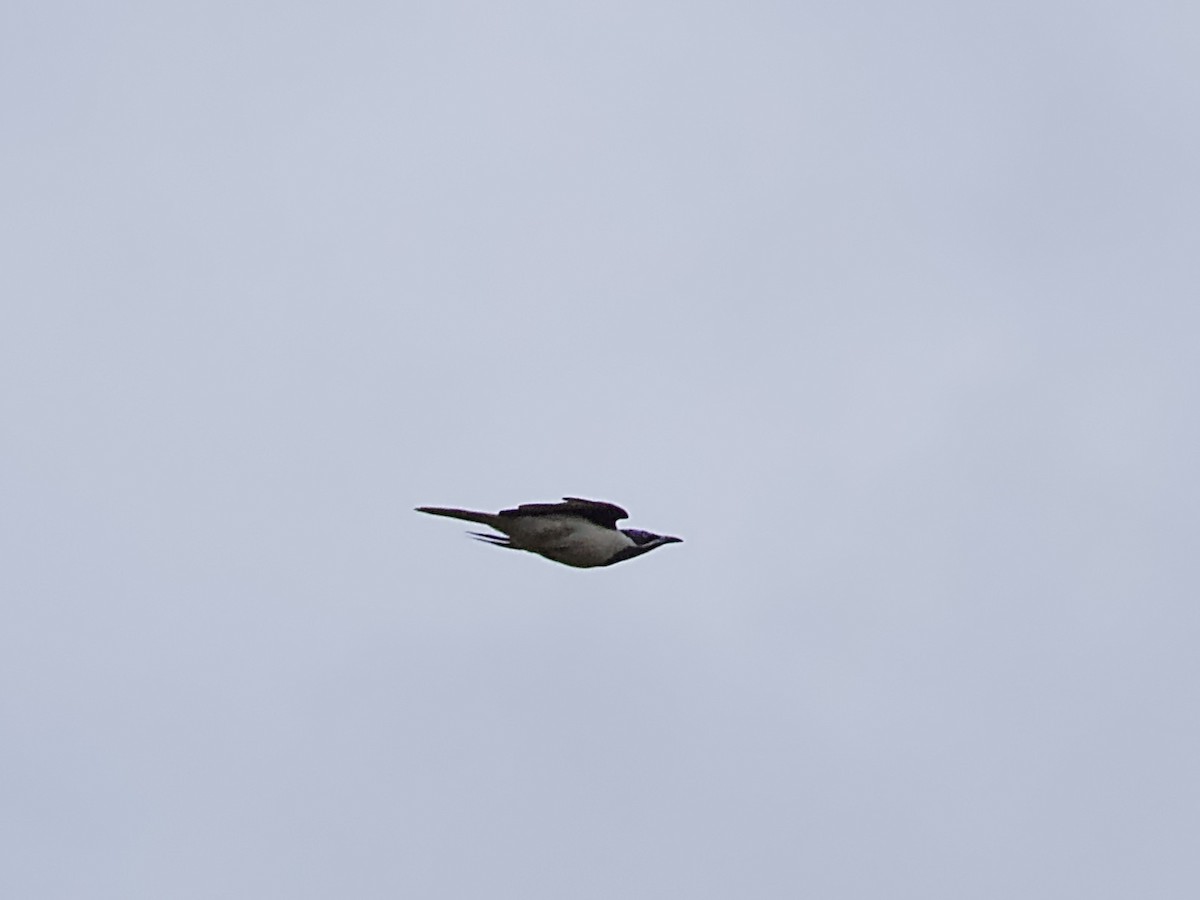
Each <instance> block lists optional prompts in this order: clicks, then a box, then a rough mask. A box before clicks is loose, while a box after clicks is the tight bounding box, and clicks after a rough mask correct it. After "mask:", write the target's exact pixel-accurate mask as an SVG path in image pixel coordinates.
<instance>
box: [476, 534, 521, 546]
mask: <svg viewBox="0 0 1200 900" xmlns="http://www.w3.org/2000/svg"><path fill="white" fill-rule="evenodd" d="M467 534H469V535H470V536H471V537H473V538H475V540H477V541H482V542H483V543H485V544H491V545H492V546H493V547H507V548H508V549H509V550H516V549H518V548H516V547H514V546H513V545H512V544H511V543H510V542H509V540H508V538H506V537H501V536H500V535H498V534H484V533H483V532H482V531H468V532H467Z"/></svg>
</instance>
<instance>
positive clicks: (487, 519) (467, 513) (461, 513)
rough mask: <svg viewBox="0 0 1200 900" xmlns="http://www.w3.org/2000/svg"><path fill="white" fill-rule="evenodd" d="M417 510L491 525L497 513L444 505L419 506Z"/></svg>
mask: <svg viewBox="0 0 1200 900" xmlns="http://www.w3.org/2000/svg"><path fill="white" fill-rule="evenodd" d="M417 512H423V513H429V514H430V515H431V516H445V517H446V518H448V519H462V520H463V521H464V522H475V523H477V524H479V525H491V524H492V523H493V522H495V521H496V514H495V513H485V512H473V511H472V510H469V509H449V508H447V507H444V506H418V507H417Z"/></svg>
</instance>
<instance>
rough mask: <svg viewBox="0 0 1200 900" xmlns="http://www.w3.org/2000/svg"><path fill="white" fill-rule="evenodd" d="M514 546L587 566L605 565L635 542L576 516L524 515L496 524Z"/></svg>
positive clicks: (573, 564) (578, 565) (563, 561)
mask: <svg viewBox="0 0 1200 900" xmlns="http://www.w3.org/2000/svg"><path fill="white" fill-rule="evenodd" d="M496 527H497V528H499V529H500V530H502V531H504V533H505V534H507V535H508V537H509V540H510V541H511V542H512V544H513V546H514V547H519V548H520V549H522V550H529V551H530V552H532V553H538V554H540V555H542V556H544V557H546V558H547V559H552V560H554V561H555V562H559V563H563V564H565V565H568V566H576V567H578V568H582V569H586V568H590V567H592V566H602V565H604V564H605V563H607V562H608V561H609V560H610V559H612V557H613V555H614V554H615V553H618V552H619V551H621V550H624V549H626V548H627V547H632V546H633V541H632V540H631V539H630V538H629V537H628V536H626V535H624V534H622V533H621V532H619V531H617V530H616V529H615V528H604V527H602V526H600V525H596V524H595V523H593V522H588V521H587V520H586V519H579V518H576V517H574V516H523V517H514V518H512V519H507V520H502V522H501V524H498V525H497V526H496Z"/></svg>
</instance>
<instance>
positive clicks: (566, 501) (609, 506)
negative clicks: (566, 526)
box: [500, 497, 629, 530]
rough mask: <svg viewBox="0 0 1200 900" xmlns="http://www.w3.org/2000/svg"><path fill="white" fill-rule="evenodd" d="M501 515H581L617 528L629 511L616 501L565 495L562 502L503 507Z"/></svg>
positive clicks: (601, 524) (508, 516) (598, 523)
mask: <svg viewBox="0 0 1200 900" xmlns="http://www.w3.org/2000/svg"><path fill="white" fill-rule="evenodd" d="M500 515H502V516H504V517H506V518H511V517H514V516H579V518H581V519H587V520H588V521H589V522H595V523H596V524H597V525H599V526H600V527H601V528H612V529H614V530H615V529H616V527H617V522H618V521H620V520H621V519H628V518H629V513H627V512H625V510H623V509H621V507H619V506H617V505H616V504H615V503H605V502H603V501H602V500H584V499H583V498H582V497H563V502H562V503H524V504H522V505H521V506H518V507H517V508H516V509H502V510H500Z"/></svg>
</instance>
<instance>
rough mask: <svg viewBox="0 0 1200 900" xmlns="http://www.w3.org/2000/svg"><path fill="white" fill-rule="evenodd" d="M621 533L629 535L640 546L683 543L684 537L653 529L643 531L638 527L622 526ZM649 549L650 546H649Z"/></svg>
mask: <svg viewBox="0 0 1200 900" xmlns="http://www.w3.org/2000/svg"><path fill="white" fill-rule="evenodd" d="M621 533H622V534H624V535H625V536H627V537H628V538H629V539H630V540H631V541H633V542H634V543H635V544H637V545H638V546H639V547H644V546H646V545H647V544H652V545H653V546H655V547H661V546H662V545H663V544H682V543H683V538H677V537H671V536H670V535H666V534H655V533H654V532H653V531H642V530H640V529H638V528H622V529H621ZM647 549H649V548H647Z"/></svg>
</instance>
